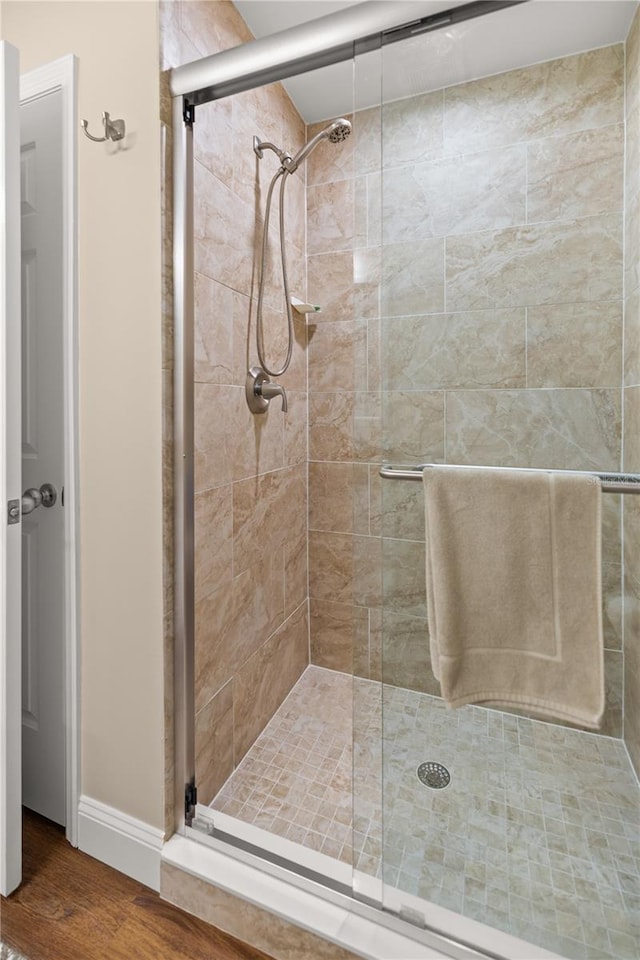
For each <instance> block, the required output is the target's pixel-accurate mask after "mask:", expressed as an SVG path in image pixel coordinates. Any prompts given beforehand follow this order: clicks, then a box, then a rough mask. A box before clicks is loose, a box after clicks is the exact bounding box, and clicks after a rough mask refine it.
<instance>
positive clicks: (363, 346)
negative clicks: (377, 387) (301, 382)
mask: <svg viewBox="0 0 640 960" xmlns="http://www.w3.org/2000/svg"><path fill="white" fill-rule="evenodd" d="M309 339H310V344H311V349H310V351H309V383H310V384H311V387H312V389H313V390H319V391H320V392H323V393H330V392H331V391H333V390H339V391H342V390H346V391H350V392H352V391H354V390H357V389H359V388H361V387H362V384H363V383H366V376H367V370H366V367H367V323H366V321H365V320H342V321H340V322H338V323H319V324H318V326H317V327H316V328H311V329H310V338H309Z"/></svg>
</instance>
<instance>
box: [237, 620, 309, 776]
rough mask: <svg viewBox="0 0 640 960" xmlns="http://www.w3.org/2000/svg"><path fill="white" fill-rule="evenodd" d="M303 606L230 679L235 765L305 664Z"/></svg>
mask: <svg viewBox="0 0 640 960" xmlns="http://www.w3.org/2000/svg"><path fill="white" fill-rule="evenodd" d="M308 636H309V624H308V617H307V604H306V602H305V603H303V604H301V605H300V607H298V609H297V610H296V612H295V613H294V614H292V616H290V617H289V619H288V620H286V621H285V622H284V623H283V624H282V626H281V627H280V628H279V630H278V631H277V632H276V633H275V634H274V635H273V636H272V637H270V638H269V639H268V640H266V641H265V643H263V645H262V646H261V647H260V649H259V650H257V651H256V653H255V654H254V655H253V656H252V657H251V658H250V659H249V660H247V662H246V663H245V664H244V665H243V666H242V667H241V668H240V670H239V671H238V673H237V675H236V677H235V678H234V697H233V699H234V703H233V715H234V754H235V762H236V764H237V763H238V762H239V761H240V759H241V758H242V757H243V756H244V755H245V753H246V752H247V750H248V749H249V747H250V746H251V744H252V743H253V742H254V740H255V739H256V737H257V736H258V735H259V734H260V732H261V731H262V730H263V729H264V727H265V725H266V724H267V723H268V721H269V720H270V719H271V717H272V716H273V714H274V713H275V711H276V710H277V709H278V707H279V706H280V704H281V703H282V701H283V700H284V698H285V697H286V695H287V694H288V693H289V691H290V690H291V687H292V686H293V685H294V683H295V682H296V680H297V679H298V678H299V677H300V675H301V674H302V672H303V670H304V668H305V667H306V665H307V663H308V658H309V653H308V646H309V644H308Z"/></svg>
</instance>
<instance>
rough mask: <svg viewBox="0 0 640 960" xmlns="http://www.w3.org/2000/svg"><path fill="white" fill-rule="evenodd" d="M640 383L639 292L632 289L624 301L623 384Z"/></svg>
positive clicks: (626, 385) (628, 385) (629, 385)
mask: <svg viewBox="0 0 640 960" xmlns="http://www.w3.org/2000/svg"><path fill="white" fill-rule="evenodd" d="M638 384H640V292H639V291H637V290H636V291H634V292H633V293H630V294H629V296H627V298H626V300H625V303H624V385H625V387H632V386H637V385H638Z"/></svg>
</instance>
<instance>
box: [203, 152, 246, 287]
mask: <svg viewBox="0 0 640 960" xmlns="http://www.w3.org/2000/svg"><path fill="white" fill-rule="evenodd" d="M194 196H195V206H194V232H195V269H196V272H197V273H201V274H204V275H205V276H207V277H210V278H211V279H212V280H218V281H220V282H221V283H224V284H226V285H227V286H228V287H232V288H233V289H234V290H237V291H238V292H239V293H244V294H247V295H250V294H251V280H252V269H253V264H254V259H255V246H256V225H255V216H254V212H253V210H252V208H251V207H250V206H249V204H247V203H244V201H243V200H241V199H240V198H239V197H238V196H236V194H234V193H233V192H232V191H231V190H230V189H229V188H228V187H227V186H225V184H224V183H222V181H221V180H218V178H217V177H215V176H213V174H212V173H210V171H209V170H207V169H206V168H205V167H203V166H202V164H201V163H198V162H197V161H196V163H195V167H194Z"/></svg>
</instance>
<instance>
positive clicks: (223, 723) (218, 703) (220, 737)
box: [195, 683, 233, 804]
mask: <svg viewBox="0 0 640 960" xmlns="http://www.w3.org/2000/svg"><path fill="white" fill-rule="evenodd" d="M232 691H233V684H232V683H228V684H227V685H226V687H223V689H222V690H220V692H219V693H218V695H217V696H215V697H213V699H212V700H210V701H209V703H208V704H207V705H206V706H205V707H203V709H202V710H200V711H198V713H196V723H195V765H196V769H195V774H196V783H197V784H198V801H199V802H200V803H204V804H208V803H211V801H212V800H213V798H214V797H215V795H216V793H217V792H218V790H219V789H220V787H221V786H222V784H223V783H224V782H225V780H226V779H227V777H229V776H231V774H232V773H233V693H232Z"/></svg>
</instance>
